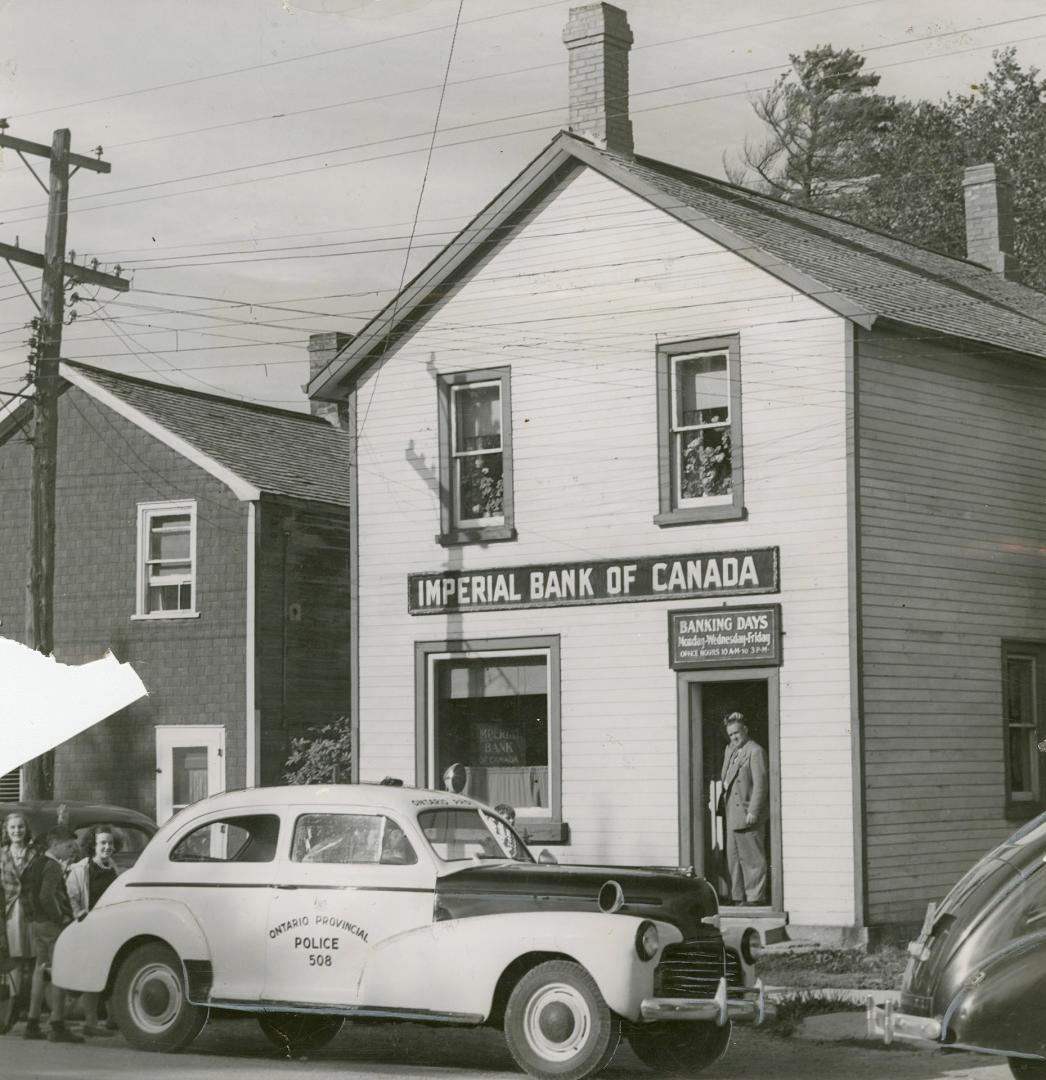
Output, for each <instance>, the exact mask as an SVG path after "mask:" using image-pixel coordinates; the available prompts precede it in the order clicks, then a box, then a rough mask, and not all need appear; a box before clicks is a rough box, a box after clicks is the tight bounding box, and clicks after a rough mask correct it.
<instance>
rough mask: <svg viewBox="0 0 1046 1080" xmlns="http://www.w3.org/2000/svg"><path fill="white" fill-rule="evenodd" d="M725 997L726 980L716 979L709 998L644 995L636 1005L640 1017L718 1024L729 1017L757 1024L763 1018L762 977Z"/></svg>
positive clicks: (764, 1000) (764, 996)
mask: <svg viewBox="0 0 1046 1080" xmlns="http://www.w3.org/2000/svg"><path fill="white" fill-rule="evenodd" d="M734 993H735V994H736V995H740V996H736V997H729V996H728V992H727V986H726V979H720V980H719V987H718V988H717V990H716V992H715V997H713V998H662V997H656V998H644V999H643V1000H642V1001H641V1002H640V1004H639V1011H640V1015H641V1016H642V1018H643V1019H644V1020H711V1021H714V1023H716V1024H717V1025H718V1026H719V1027H722V1026H723V1025H724V1024H726V1023H727V1022H728V1021H730V1020H735V1021H738V1022H739V1023H742V1024H761V1023H762V1022H763V1020H764V1019H765V1017H766V995H765V994H764V993H763V980H762V979H759V980H758V981H757V982H756V984H755V986H751V987H747V988H746V989H744V990H735V991H734Z"/></svg>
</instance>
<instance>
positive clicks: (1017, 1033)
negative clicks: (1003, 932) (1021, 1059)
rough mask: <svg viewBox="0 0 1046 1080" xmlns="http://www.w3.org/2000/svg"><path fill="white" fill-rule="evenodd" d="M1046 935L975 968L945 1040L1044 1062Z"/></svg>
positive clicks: (950, 1019)
mask: <svg viewBox="0 0 1046 1080" xmlns="http://www.w3.org/2000/svg"><path fill="white" fill-rule="evenodd" d="M1044 1000H1046V934H1037V935H1035V936H1034V937H1032V938H1026V939H1024V940H1023V941H1020V942H1018V943H1016V944H1014V945H1013V946H1011V947H1010V948H1007V949H1005V950H1003V951H1002V952H999V953H997V954H996V955H995V956H993V957H991V958H990V959H988V960H987V961H985V962H982V963H980V964H978V965H977V966H976V967H975V968H974V969H973V971H971V973H970V974H969V975H968V976H967V978H966V979H965V980H964V981H963V986H962V989H961V990H960V991H959V992H958V994H957V995H956V996H955V999H954V1000H953V1002H952V1003H951V1006H950V1008H949V1009H948V1012H947V1014H946V1018H945V1019H946V1022H947V1027H948V1036H946V1037H948V1038H949V1041H954V1042H956V1043H960V1044H962V1045H964V1046H977V1047H983V1048H985V1049H988V1050H997V1051H1001V1052H1003V1053H1007V1054H1035V1055H1037V1056H1041V1057H1046V1029H1044V1027H1043V1001H1044Z"/></svg>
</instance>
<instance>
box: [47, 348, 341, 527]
mask: <svg viewBox="0 0 1046 1080" xmlns="http://www.w3.org/2000/svg"><path fill="white" fill-rule="evenodd" d="M61 372H62V376H63V378H65V379H66V380H67V381H68V382H70V383H72V384H73V385H74V386H76V387H78V388H79V389H81V390H83V391H84V393H86V394H89V395H90V396H91V397H93V398H95V399H96V400H97V401H98V402H99V403H100V404H103V405H106V406H107V407H109V408H111V409H113V410H114V411H116V412H118V413H120V414H121V415H122V416H124V417H125V418H127V419H128V420H130V421H131V422H132V423H134V424H136V425H137V426H138V427H140V428H142V429H143V430H146V431H148V432H149V433H150V434H152V435H153V436H155V437H156V438H157V439H159V440H160V441H161V442H164V443H166V444H167V445H168V446H170V447H171V448H172V449H174V450H175V451H177V452H178V453H180V454H182V455H184V456H186V457H188V458H189V459H190V460H193V461H195V462H196V464H198V465H199V466H200V467H201V468H203V469H204V470H205V471H207V472H209V473H210V474H211V475H212V476H216V477H217V478H218V479H220V480H221V481H222V482H223V483H226V484H227V485H228V486H229V487H230V488H231V489H232V490H233V491H234V492H235V493H236V495H237V496H238V497H239V498H241V499H245V500H253V499H257V498H258V497H259V496H260V495H261V494H263V493H264V494H269V495H281V496H286V497H291V498H296V499H308V500H310V501H313V502H322V503H333V504H335V505H337V506H346V507H347V506H348V505H349V436H348V435H347V434H346V433H345V432H343V431H339V430H337V429H336V428H334V427H332V426H331V425H330V424H328V423H327V422H326V421H325V420H322V419H319V418H317V417H314V416H310V415H309V414H308V413H301V412H293V411H292V410H290V409H277V408H273V407H272V406H268V405H256V404H253V403H251V402H245V401H236V400H233V399H231V398H226V397H221V396H219V395H218V394H202V393H199V392H197V391H196V390H185V389H183V388H181V387H177V386H164V385H162V384H160V383H155V382H150V381H149V380H147V379H138V378H135V377H133V376H131V375H121V374H118V373H117V372H114V371H105V370H102V369H101V368H95V367H89V366H88V365H86V364H79V363H73V362H72V361H63V362H62V365H61Z"/></svg>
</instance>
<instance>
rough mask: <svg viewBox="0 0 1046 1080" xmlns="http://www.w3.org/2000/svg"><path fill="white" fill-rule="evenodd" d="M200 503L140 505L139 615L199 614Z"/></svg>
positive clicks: (163, 616) (157, 616) (160, 616)
mask: <svg viewBox="0 0 1046 1080" xmlns="http://www.w3.org/2000/svg"><path fill="white" fill-rule="evenodd" d="M195 564H196V504H195V503H192V502H184V503H143V504H141V505H139V507H138V590H137V592H138V603H137V614H138V615H139V616H149V617H152V618H170V617H172V616H180V615H182V616H184V615H194V614H195V613H196V565H195Z"/></svg>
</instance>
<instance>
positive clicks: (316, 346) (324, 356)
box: [309, 330, 352, 428]
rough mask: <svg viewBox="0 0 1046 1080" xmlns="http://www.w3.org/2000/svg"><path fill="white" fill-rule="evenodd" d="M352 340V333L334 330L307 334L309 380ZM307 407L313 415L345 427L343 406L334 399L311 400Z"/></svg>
mask: <svg viewBox="0 0 1046 1080" xmlns="http://www.w3.org/2000/svg"><path fill="white" fill-rule="evenodd" d="M351 341H352V334H343V333H342V332H341V331H339V330H334V331H331V332H329V333H326V334H310V335H309V382H312V380H313V379H315V378H316V376H317V375H318V374H319V373H320V372H321V371H322V370H323V369H324V368H325V367H326V366H327V365H328V364H329V363H330V362H331V361H332V360H333V359H334V358H335V357H336V356H337V355H338V353H340V352H341V351H342V349H344V348H345V346H346V345H348V344H349V342H351ZM309 409H310V410H311V412H312V415H313V416H320V417H322V418H323V419H324V420H326V421H327V422H328V423H330V424H333V425H334V426H335V427H339V428H343V427H347V426H348V423H347V414H346V413H345V407H344V406H343V405H342V404H340V403H339V402H334V401H312V402H310V404H309Z"/></svg>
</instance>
